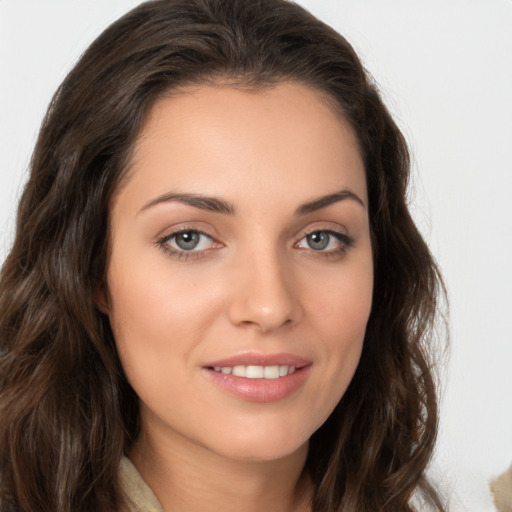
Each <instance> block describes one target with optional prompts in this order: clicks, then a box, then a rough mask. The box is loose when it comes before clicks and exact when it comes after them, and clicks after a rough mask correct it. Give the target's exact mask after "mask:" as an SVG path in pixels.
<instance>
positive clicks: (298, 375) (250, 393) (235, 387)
mask: <svg viewBox="0 0 512 512" xmlns="http://www.w3.org/2000/svg"><path fill="white" fill-rule="evenodd" d="M310 367H311V366H310V365H308V366H304V367H302V368H297V369H296V370H295V372H293V373H292V374H290V375H286V377H279V378H278V379H247V378H246V377H237V376H236V375H231V374H229V375H226V374H224V373H220V372H216V371H215V370H213V369H211V368H203V370H204V371H206V372H207V374H208V377H209V378H210V379H211V380H212V381H213V382H214V383H215V384H217V385H218V386H219V387H221V388H222V389H224V390H225V391H227V392H228V393H230V394H232V395H234V396H236V397H238V398H242V399H244V400H248V401H250V402H277V401H278V400H283V399H284V398H286V397H288V396H290V395H291V394H293V393H294V392H295V391H297V390H298V389H299V388H300V387H301V386H302V385H303V384H304V382H305V381H306V379H307V377H308V375H309V369H310Z"/></svg>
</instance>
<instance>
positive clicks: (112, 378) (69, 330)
mask: <svg viewBox="0 0 512 512" xmlns="http://www.w3.org/2000/svg"><path fill="white" fill-rule="evenodd" d="M282 80H294V81H298V82H300V83H303V84H306V85H308V86H310V87H312V88H315V89H318V90H321V91H323V92H326V93H327V94H328V96H329V97H330V98H331V99H332V100H333V104H335V105H336V107H337V108H338V109H339V110H340V111H341V112H342V114H343V115H344V116H345V118H346V119H347V120H348V121H349V122H350V123H351V125H352V127H353V129H354V130H355V133H356V134H357V136H358V139H359V142H360V147H361V151H362V154H363V157H364V161H365V166H366V173H367V184H368V193H369V215H370V222H371V233H372V240H373V250H374V266H375V287H374V296H373V309H372V312H371V316H370V320H369V323H368V327H367V332H366V338H365V342H364V348H363V354H362V358H361V362H360V364H359V367H358V369H357V372H356V374H355V376H354V378H353V381H352V383H351V384H350V386H349V389H348V390H347V392H346V394H345V395H344V397H343V398H342V400H341V402H340V403H339V404H338V406H337V407H336V409H335V410H334V412H333V413H332V415H331V416H330V417H329V419H328V420H327V422H326V423H325V424H324V425H323V426H322V427H321V428H320V429H319V430H318V431H317V432H316V433H315V434H314V435H313V437H312V439H311V443H310V451H309V456H308V460H307V467H308V469H309V472H310V474H311V477H312V479H313V483H314V486H315V494H314V502H313V509H314V511H315V512H320V511H322V512H334V511H351V512H357V511H360V512H362V511H368V510H371V511H375V512H378V511H391V510H392V511H411V510H412V507H411V505H410V504H409V500H410V497H411V495H412V493H413V492H414V491H415V490H417V489H421V490H423V491H424V492H425V493H426V495H427V496H428V497H429V498H430V500H431V501H432V503H434V505H435V506H436V508H437V509H438V510H443V508H442V505H441V503H440V501H439V499H438V497H437V495H436V493H435V491H434V490H433V489H432V488H431V487H430V486H429V484H428V483H427V480H426V478H425V468H426V466H427V464H428V462H429V460H430V457H431V454H432V450H433V447H434V442H435V437H436V431H437V400H436V390H435V380H434V377H433V373H432V371H433V367H432V353H433V349H432V326H433V322H434V318H435V314H436V312H437V310H438V306H437V298H438V294H439V292H440V291H442V283H441V280H440V276H439V273H438V271H437V268H436V266H435V264H434V261H433V259H432V256H431V254H430V252H429V250H428V248H427V246H426V244H425V242H424V241H423V239H422V237H421V235H420V234H419V232H418V230H417V228H416V227H415V225H414V223H413V221H412V219H411V217H410V214H409V212H408V209H407V195H406V194H407V182H408V176H409V157H408V151H407V147H406V144H405V141H404V138H403V136H402V135H401V133H400V131H399V130H398V128H397V126H396V125H395V123H394V122H393V120H392V119H391V117H390V115H389V114H388V111H387V110H386V108H385V106H384V104H383V102H382V101H381V99H380V97H379V95H378V93H377V91H376V88H375V86H374V84H373V83H372V81H371V80H370V79H369V77H368V76H367V74H366V73H365V71H364V69H363V67H362V65H361V63H360V61H359V59H358V58H357V56H356V54H355V52H354V50H353V49H352V47H351V46H350V44H349V43H348V42H347V41H346V40H345V39H344V38H343V37H342V36H340V35H339V34H338V33H336V32H335V31H334V30H333V29H331V28H330V27H328V26H327V25H325V24H324V23H322V22H320V21H318V20H317V19H315V18H314V17H313V16H312V15H310V14H309V13H308V12H307V11H305V10H304V9H302V8H301V7H299V6H297V5H295V4H293V3H291V2H288V1H286V0H153V1H149V2H145V3H143V4H141V5H140V6H139V7H137V8H135V9H134V10H132V11H131V12H129V13H128V14H126V15H125V16H123V17H122V18H121V19H119V20H118V21H117V22H115V23H114V24H113V25H111V26H110V27H109V28H108V29H107V30H106V31H105V32H104V33H103V34H102V35H100V36H99V38H98V39H97V40H96V41H94V42H93V44H92V45H91V46H90V48H89V49H88V50H87V51H86V52H85V54H84V55H83V56H82V57H81V59H80V60H79V62H78V63H77V65H76V66H75V68H74V69H73V70H72V71H71V72H70V73H69V75H68V77H67V78H66V79H65V81H64V82H63V84H62V85H61V86H60V87H59V89H58V90H57V92H56V94H55V96H54V98H53V100H52V102H51V104H50V106H49V109H48V113H47V115H46V117H45V119H44V121H43V124H42V127H41V131H40V135H39V139H38V141H37V145H36V148H35V151H34V154H33V157H32V161H31V174H30V178H29V181H28V183H27V185H26V187H25V190H24V192H23V195H22V198H21V201H20V204H19V210H18V216H17V226H16V237H15V240H14V244H13V246H12V249H11V251H10V253H9V255H8V257H7V259H6V261H5V263H4V265H3V268H2V272H1V276H0V418H1V421H0V503H1V505H0V509H1V510H2V512H15V511H16V512H21V511H24V512H25V511H26V512H29V511H30V512H35V511H40V510H45V511H59V512H71V511H73V512H75V511H82V510H83V511H87V512H100V511H107V510H108V511H111V510H117V509H118V508H119V504H120V502H121V501H120V500H121V496H120V490H119V486H118V481H117V471H118V464H119V460H120V458H121V456H122V454H123V452H124V450H125V449H126V448H127V447H128V446H129V445H130V444H131V443H132V442H133V441H134V439H136V437H137V435H138V429H139V421H138V399H137V396H136V395H135V393H134V392H133V390H132V389H131V387H130V386H129V384H128V383H127V381H126V378H125V376H124V373H123V369H122V367H121V365H120V363H119V359H118V357H117V354H116V350H115V344H114V339H113V336H112V332H111V329H110V326H109V323H108V318H106V317H105V316H104V315H102V314H101V312H100V311H98V309H97V308H96V307H95V304H94V298H93V296H94V291H95V290H96V289H97V287H98V286H99V285H100V284H101V283H102V282H103V278H104V271H105V268H106V262H107V258H108V240H109V203H110V200H111V197H112V195H113V193H114V192H115V190H116V189H117V187H118V186H119V183H120V181H121V179H122V178H123V176H124V175H125V174H126V170H127V167H129V161H130V151H131V148H132V147H133V144H134V140H135V139H136V137H137V134H138V133H139V130H140V128H141V124H142V123H143V121H144V119H145V118H146V116H147V114H148V111H149V110H150V108H151V106H152V105H153V104H154V102H155V101H156V100H157V99H158V98H159V97H161V96H162V95H163V94H165V93H166V92H167V91H169V90H171V91H172V90H176V89H177V88H180V87H182V86H185V85H188V84H193V83H218V82H219V81H222V82H224V83H229V84H231V85H232V86H234V87H243V88H248V89H251V90H258V89H259V88H263V87H268V86H271V85H272V84H275V83H276V82H278V81H282Z"/></svg>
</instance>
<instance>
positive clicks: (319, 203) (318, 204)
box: [295, 189, 366, 215]
mask: <svg viewBox="0 0 512 512" xmlns="http://www.w3.org/2000/svg"><path fill="white" fill-rule="evenodd" d="M345 199H352V200H354V201H355V202H356V203H359V204H360V205H361V206H362V207H363V208H366V205H365V204H364V201H363V200H362V199H361V198H360V197H359V196H358V195H356V194H354V192H352V191H351V190H348V189H343V190H340V191H339V192H335V193H334V194H329V195H326V196H323V197H319V198H318V199H314V200H313V201H310V202H308V203H304V204H302V205H301V206H299V207H298V208H297V210H295V215H306V214H308V213H312V212H316V211H317V210H321V209H322V208H326V207H327V206H330V205H331V204H334V203H337V202H338V201H344V200H345Z"/></svg>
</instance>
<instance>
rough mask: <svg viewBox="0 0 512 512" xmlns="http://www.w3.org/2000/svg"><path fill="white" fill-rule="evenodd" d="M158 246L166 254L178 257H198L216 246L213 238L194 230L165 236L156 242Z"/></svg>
mask: <svg viewBox="0 0 512 512" xmlns="http://www.w3.org/2000/svg"><path fill="white" fill-rule="evenodd" d="M158 245H159V246H160V247H161V248H162V249H163V250H164V251H166V252H167V253H169V254H171V255H176V256H180V257H187V256H188V255H189V254H190V255H191V256H192V255H194V256H199V255H200V254H201V253H202V252H203V251H207V250H208V249H211V248H213V247H215V246H216V243H215V241H214V240H213V238H212V237H211V236H209V235H207V234H206V233H203V232H201V231H198V230H195V229H186V230H181V231H177V232H175V233H171V234H169V235H166V236H165V237H163V238H162V239H161V240H159V241H158Z"/></svg>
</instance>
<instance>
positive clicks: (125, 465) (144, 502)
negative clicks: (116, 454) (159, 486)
mask: <svg viewBox="0 0 512 512" xmlns="http://www.w3.org/2000/svg"><path fill="white" fill-rule="evenodd" d="M119 481H120V483H121V488H122V490H123V493H124V495H125V498H126V502H127V506H128V508H127V509H126V510H125V511H123V512H164V509H163V508H162V505H160V502H159V501H158V500H157V498H156V496H155V495H154V493H153V491H152V490H151V489H150V488H149V486H148V485H147V484H146V482H144V480H142V477H141V476H140V474H139V472H138V471H137V469H135V466H134V465H133V464H132V462H131V460H130V459H129V458H128V457H123V458H122V459H121V463H120V464H119Z"/></svg>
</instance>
